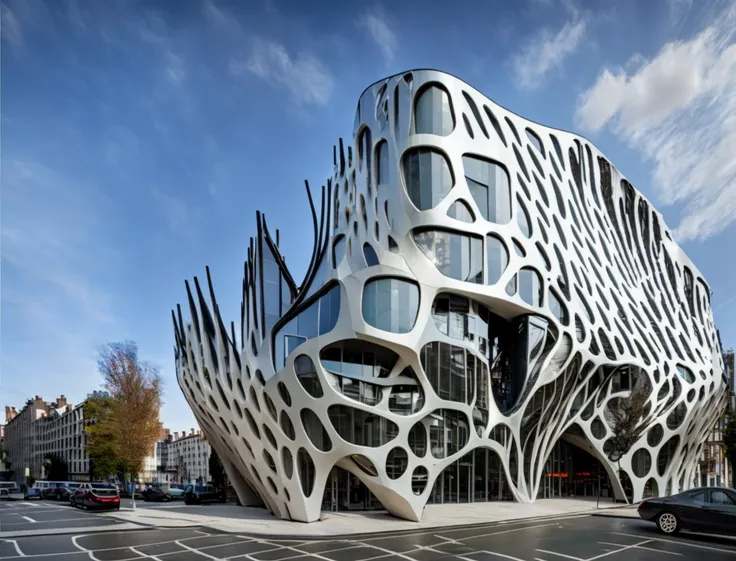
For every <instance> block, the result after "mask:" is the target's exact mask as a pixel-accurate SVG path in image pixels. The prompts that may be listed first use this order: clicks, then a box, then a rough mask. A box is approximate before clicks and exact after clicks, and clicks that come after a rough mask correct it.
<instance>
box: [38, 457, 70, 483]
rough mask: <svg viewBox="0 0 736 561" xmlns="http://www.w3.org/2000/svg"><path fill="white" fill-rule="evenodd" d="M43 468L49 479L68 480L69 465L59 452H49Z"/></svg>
mask: <svg viewBox="0 0 736 561" xmlns="http://www.w3.org/2000/svg"><path fill="white" fill-rule="evenodd" d="M43 469H44V472H45V473H46V480H47V481H67V480H68V479H69V466H68V465H67V463H66V462H65V461H64V460H63V459H62V458H61V457H60V456H58V455H57V454H47V455H46V456H45V457H44V459H43Z"/></svg>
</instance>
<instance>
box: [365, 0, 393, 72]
mask: <svg viewBox="0 0 736 561" xmlns="http://www.w3.org/2000/svg"><path fill="white" fill-rule="evenodd" d="M358 25H360V26H361V27H363V28H365V29H366V30H367V31H368V34H369V35H370V36H371V39H373V41H374V42H375V43H376V45H378V48H379V50H380V51H381V55H382V56H383V58H384V60H385V61H386V62H387V63H390V62H393V60H394V54H395V52H396V47H397V46H398V40H397V39H396V33H394V31H393V29H391V26H390V25H389V22H388V18H387V16H386V13H385V12H384V10H383V8H382V7H381V6H378V5H376V6H374V7H373V8H372V9H370V10H368V11H367V12H366V13H365V14H363V15H362V16H361V18H360V19H359V20H358Z"/></svg>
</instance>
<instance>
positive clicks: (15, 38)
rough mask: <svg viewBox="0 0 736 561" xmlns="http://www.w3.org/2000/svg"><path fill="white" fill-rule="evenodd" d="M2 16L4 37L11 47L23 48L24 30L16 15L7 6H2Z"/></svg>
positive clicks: (0, 8) (0, 12) (0, 9)
mask: <svg viewBox="0 0 736 561" xmlns="http://www.w3.org/2000/svg"><path fill="white" fill-rule="evenodd" d="M0 14H1V15H2V18H1V21H2V37H3V39H4V40H5V41H7V42H8V43H9V44H10V46H11V47H15V48H19V47H22V46H23V29H22V27H21V25H20V22H19V21H18V18H17V17H15V13H14V12H13V11H12V10H11V9H10V8H8V7H7V6H5V5H4V4H3V5H0Z"/></svg>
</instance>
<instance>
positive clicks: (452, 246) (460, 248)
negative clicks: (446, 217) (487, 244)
mask: <svg viewBox="0 0 736 561" xmlns="http://www.w3.org/2000/svg"><path fill="white" fill-rule="evenodd" d="M414 241H415V242H416V244H417V246H418V247H419V249H421V250H422V252H423V253H424V254H425V255H426V256H427V259H429V260H430V261H432V263H433V264H434V266H435V267H437V270H438V271H439V272H440V273H442V274H443V275H444V276H446V277H449V278H452V279H457V280H461V281H464V282H473V283H477V284H482V283H483V241H482V240H481V238H479V237H476V236H470V235H465V234H459V233H455V232H448V231H444V230H434V231H432V230H430V231H424V232H417V233H415V234H414Z"/></svg>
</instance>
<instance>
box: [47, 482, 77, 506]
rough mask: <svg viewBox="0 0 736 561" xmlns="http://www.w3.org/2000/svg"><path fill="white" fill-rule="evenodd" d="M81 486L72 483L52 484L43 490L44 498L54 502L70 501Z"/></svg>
mask: <svg viewBox="0 0 736 561" xmlns="http://www.w3.org/2000/svg"><path fill="white" fill-rule="evenodd" d="M79 485H80V484H79V483H70V482H64V483H58V482H57V483H52V484H50V485H49V486H48V487H46V488H45V489H43V491H42V494H43V498H44V499H49V500H53V501H68V500H70V498H71V496H72V495H73V494H74V491H76V490H77V488H78V487H79Z"/></svg>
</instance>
